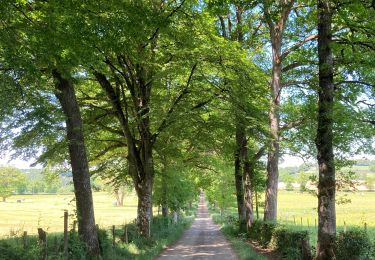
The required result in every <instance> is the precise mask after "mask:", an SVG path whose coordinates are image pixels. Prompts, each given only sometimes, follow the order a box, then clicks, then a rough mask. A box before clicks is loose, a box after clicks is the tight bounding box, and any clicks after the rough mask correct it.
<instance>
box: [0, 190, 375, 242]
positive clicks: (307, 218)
mask: <svg viewBox="0 0 375 260" xmlns="http://www.w3.org/2000/svg"><path fill="white" fill-rule="evenodd" d="M337 197H338V198H345V199H349V200H350V201H351V202H350V203H346V204H339V205H337V206H336V213H337V229H338V231H342V230H343V229H344V223H346V226H347V229H348V230H349V229H350V228H352V227H359V228H364V224H365V223H366V225H367V229H368V233H369V235H370V236H371V237H372V239H375V192H355V193H353V192H346V193H339V194H338V196H337ZM73 198H74V195H73V194H68V195H16V196H12V197H10V198H9V199H8V201H7V202H5V203H4V202H0V236H2V237H7V236H9V235H11V234H13V235H20V234H22V232H23V231H27V232H28V234H36V233H37V228H38V227H42V228H43V229H45V230H47V232H49V233H52V232H62V230H63V218H62V217H63V211H64V210H65V209H67V210H68V211H69V213H70V214H72V213H74V201H73ZM23 199H24V201H22V202H21V203H18V202H17V200H23ZM114 201H115V199H114V197H113V196H112V195H110V194H108V193H105V192H95V193H94V205H95V219H96V222H97V223H98V224H99V226H100V227H104V228H107V227H110V226H111V225H123V224H125V223H129V222H131V221H133V220H134V219H135V217H136V214H137V198H136V196H135V194H133V193H132V194H130V195H128V196H127V197H126V198H125V201H124V206H123V207H116V206H114V205H113V202H114ZM316 201H317V200H316V197H314V196H313V195H311V194H310V193H307V192H304V193H300V192H298V191H284V190H280V191H279V204H278V216H279V217H278V221H279V222H281V223H283V224H285V225H287V226H289V227H290V228H293V229H304V230H309V231H310V233H311V241H312V243H314V242H315V241H316V230H317V228H316V226H315V221H317V213H316V211H317V209H316V207H317V202H316ZM227 212H228V213H233V214H235V212H236V209H235V208H231V209H228V210H227ZM154 214H157V209H156V208H155V209H154ZM262 214H263V212H262V211H261V212H260V217H262ZM301 219H302V224H301ZM72 223H73V216H72V217H70V225H72Z"/></svg>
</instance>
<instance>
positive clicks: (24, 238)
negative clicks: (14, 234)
mask: <svg viewBox="0 0 375 260" xmlns="http://www.w3.org/2000/svg"><path fill="white" fill-rule="evenodd" d="M22 242H23V249H26V248H27V231H23V235H22Z"/></svg>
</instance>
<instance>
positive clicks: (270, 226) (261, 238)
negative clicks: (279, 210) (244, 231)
mask: <svg viewBox="0 0 375 260" xmlns="http://www.w3.org/2000/svg"><path fill="white" fill-rule="evenodd" d="M276 227H277V224H276V223H274V222H263V221H260V220H256V221H254V222H253V225H252V226H251V228H250V230H249V232H248V234H249V237H250V238H252V239H255V240H257V241H258V242H259V243H260V244H261V245H262V246H264V247H266V246H268V244H269V243H270V242H271V239H272V233H273V230H274V229H275V228H276Z"/></svg>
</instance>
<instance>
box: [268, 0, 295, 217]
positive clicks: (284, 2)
mask: <svg viewBox="0 0 375 260" xmlns="http://www.w3.org/2000/svg"><path fill="white" fill-rule="evenodd" d="M293 3H294V0H280V1H278V8H277V9H278V10H279V11H278V13H276V14H275V13H274V12H272V6H271V3H270V1H268V0H265V1H263V8H264V9H263V10H264V17H265V20H266V22H267V24H268V27H269V32H270V40H271V49H272V74H271V84H270V90H271V99H270V110H269V113H268V116H269V128H270V144H269V148H268V162H267V190H266V204H265V209H264V220H272V221H275V220H276V217H277V185H278V178H279V150H280V145H279V141H280V140H279V139H280V137H279V131H280V124H279V121H280V116H279V106H280V96H281V72H282V60H283V57H282V49H281V47H282V44H283V34H284V30H285V27H286V22H287V20H288V17H289V13H290V11H291V8H292V6H293ZM275 17H276V19H275Z"/></svg>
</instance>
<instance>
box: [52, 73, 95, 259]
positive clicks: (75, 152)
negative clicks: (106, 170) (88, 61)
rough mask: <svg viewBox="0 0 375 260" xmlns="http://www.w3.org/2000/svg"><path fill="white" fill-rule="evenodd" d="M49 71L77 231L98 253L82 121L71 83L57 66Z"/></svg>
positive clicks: (93, 250) (90, 250) (89, 248)
mask: <svg viewBox="0 0 375 260" xmlns="http://www.w3.org/2000/svg"><path fill="white" fill-rule="evenodd" d="M52 75H53V78H54V80H55V87H56V92H55V95H56V97H57V98H58V100H59V102H60V104H61V107H62V110H63V112H64V115H65V118H66V120H65V122H66V133H67V140H68V147H69V155H70V164H71V167H72V174H73V184H74V194H75V199H76V208H77V221H78V234H79V235H80V236H81V237H82V240H83V241H84V242H85V243H86V246H87V247H88V251H89V252H90V254H92V255H100V249H99V241H98V234H97V230H96V226H95V216H94V203H93V199H92V191H91V184H90V173H89V166H88V162H87V155H86V147H85V142H84V135H83V124H82V118H81V113H80V110H79V106H78V102H77V98H76V95H75V90H74V86H73V84H72V82H71V80H69V79H67V78H65V77H63V76H62V74H61V73H60V72H59V71H58V70H57V69H54V70H53V71H52Z"/></svg>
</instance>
